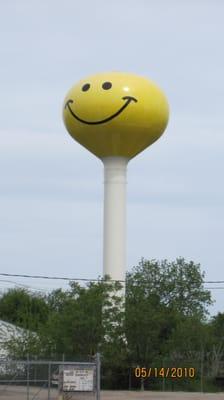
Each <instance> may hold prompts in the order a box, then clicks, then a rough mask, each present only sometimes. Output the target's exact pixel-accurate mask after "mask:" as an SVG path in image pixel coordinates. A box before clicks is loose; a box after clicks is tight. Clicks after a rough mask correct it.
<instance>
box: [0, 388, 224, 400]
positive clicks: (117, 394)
mask: <svg viewBox="0 0 224 400" xmlns="http://www.w3.org/2000/svg"><path fill="white" fill-rule="evenodd" d="M27 399H28V397H27V391H26V388H24V387H21V386H20V387H19V386H16V387H11V388H9V387H6V386H5V387H4V386H0V400H27ZM29 399H30V400H32V399H35V400H48V392H47V390H46V389H44V390H41V391H40V392H39V390H38V389H37V388H30V396H29ZM59 399H60V397H59V396H58V392H57V390H55V389H52V390H51V393H50V400H59ZM75 399H76V400H80V399H81V400H95V397H92V396H79V397H76V398H75ZM129 399H130V400H146V399H147V400H178V399H180V400H224V393H184V392H151V391H145V392H131V391H102V392H101V395H100V400H129Z"/></svg>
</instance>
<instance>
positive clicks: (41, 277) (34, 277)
mask: <svg viewBox="0 0 224 400" xmlns="http://www.w3.org/2000/svg"><path fill="white" fill-rule="evenodd" d="M0 276H6V277H17V278H30V279H49V280H62V281H70V282H71V281H83V282H99V281H105V279H104V278H98V279H96V278H95V279H90V278H68V277H65V276H47V275H28V274H9V273H3V272H1V273H0ZM110 281H111V282H125V280H118V279H110ZM204 283H212V284H224V281H204ZM223 288H224V287H223ZM207 289H209V288H207ZM211 289H213V288H211ZM221 289H222V288H221Z"/></svg>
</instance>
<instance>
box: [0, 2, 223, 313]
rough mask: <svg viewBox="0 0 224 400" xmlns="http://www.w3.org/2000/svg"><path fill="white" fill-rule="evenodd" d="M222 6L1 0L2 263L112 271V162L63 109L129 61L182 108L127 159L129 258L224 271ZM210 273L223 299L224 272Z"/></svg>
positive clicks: (128, 68) (30, 270)
mask: <svg viewBox="0 0 224 400" xmlns="http://www.w3.org/2000/svg"><path fill="white" fill-rule="evenodd" d="M223 15H224V2H223V1H222V0H207V1H206V0H201V1H200V0H192V1H177V0H176V1H175V0H167V1H166V0H163V1H162V0H155V1H150V0H145V1H144V0H138V1H136V0H135V1H132V0H123V1H122V0H113V1H112V0H111V1H105V0H104V1H103V0H94V1H91V0H89V1H88V0H82V1H75V0H71V1H70V0H64V1H61V0H45V1H40V0H38V1H37V0H3V1H1V10H0V31H1V32H0V71H1V73H0V139H1V140H0V145H1V157H0V175H1V182H0V191H1V201H0V221H1V222H0V236H1V239H0V247H1V252H0V272H2V273H4V272H6V273H12V274H47V275H63V276H69V277H80V278H97V277H98V276H99V275H101V274H102V233H103V232H102V226H103V220H102V216H103V166H102V163H101V161H100V160H98V159H97V158H96V157H94V156H93V155H91V153H89V152H88V151H87V150H85V149H84V148H83V147H81V146H80V145H79V144H78V143H76V142H75V141H74V140H73V139H72V138H71V137H70V136H69V135H68V134H67V132H66V130H65V128H64V126H63V122H62V118H61V114H62V103H63V99H64V97H65V94H66V93H67V91H68V90H69V89H70V87H71V86H72V85H73V84H74V83H75V82H77V81H78V80H79V79H80V78H82V77H85V76H86V75H89V74H92V73H96V72H101V71H111V70H118V71H124V72H133V73H136V74H139V75H144V76H146V77H149V78H150V79H152V80H154V81H155V82H156V83H157V84H158V85H159V86H160V87H161V88H162V89H163V90H164V91H165V93H166V95H167V98H168V100H169V104H170V110H171V115H170V122H169V125H168V128H167V130H166V133H165V134H164V135H163V136H162V138H161V139H160V140H158V141H157V142H156V143H155V144H154V145H153V146H151V147H150V148H148V149H147V150H145V151H144V152H143V153H142V154H140V155H138V156H137V157H136V158H134V159H133V160H132V161H131V162H130V164H129V168H128V248H127V254H128V269H130V268H131V267H132V266H134V265H137V264H138V262H139V261H140V259H141V257H144V258H147V259H152V258H156V259H164V258H167V259H168V260H170V261H171V260H174V259H175V258H176V257H179V256H182V257H184V258H186V259H187V260H193V261H195V262H196V263H200V264H201V268H202V270H203V271H205V273H206V277H205V278H206V280H224V261H223V249H224V243H223V242H224V241H223V238H224V221H223V216H224V207H223V202H224V188H223V169H224V168H223V167H224V160H223V145H224V135H223V134H224V121H223V114H224V112H223V103H224V77H223V71H224V56H223V48H224V24H223ZM0 279H1V281H0V288H5V287H9V286H10V285H11V286H12V284H11V283H10V282H9V283H6V282H3V280H7V278H4V277H0ZM8 280H11V281H14V282H17V283H18V282H19V283H21V284H24V285H29V286H31V287H33V288H41V289H46V290H47V289H50V288H53V287H58V286H60V284H63V285H65V284H64V283H61V282H57V281H56V282H55V281H43V280H41V281H34V280H29V279H19V278H11V279H10V278H8ZM207 286H209V287H214V286H217V287H220V286H223V289H216V290H212V294H213V298H214V299H216V303H215V305H214V306H213V307H212V308H211V309H210V310H211V313H213V314H214V313H216V312H217V311H221V312H224V284H223V285H221V284H219V285H214V284H210V285H207Z"/></svg>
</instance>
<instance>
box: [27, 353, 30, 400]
mask: <svg viewBox="0 0 224 400" xmlns="http://www.w3.org/2000/svg"><path fill="white" fill-rule="evenodd" d="M26 398H27V400H29V399H30V358H29V354H27V370H26Z"/></svg>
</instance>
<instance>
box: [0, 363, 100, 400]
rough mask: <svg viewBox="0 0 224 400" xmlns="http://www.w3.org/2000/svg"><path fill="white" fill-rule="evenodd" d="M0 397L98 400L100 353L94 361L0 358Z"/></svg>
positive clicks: (32, 399) (13, 398) (14, 399)
mask: <svg viewBox="0 0 224 400" xmlns="http://www.w3.org/2000/svg"><path fill="white" fill-rule="evenodd" d="M0 399H2V400H5V399H7V400H73V399H74V400H79V399H82V400H99V399H100V358H99V355H97V356H96V357H95V360H94V361H93V362H69V361H66V362H65V361H37V360H34V361H33V360H26V361H24V360H16V361H15V360H0Z"/></svg>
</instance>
